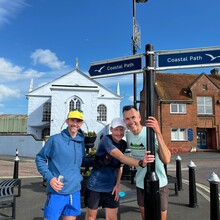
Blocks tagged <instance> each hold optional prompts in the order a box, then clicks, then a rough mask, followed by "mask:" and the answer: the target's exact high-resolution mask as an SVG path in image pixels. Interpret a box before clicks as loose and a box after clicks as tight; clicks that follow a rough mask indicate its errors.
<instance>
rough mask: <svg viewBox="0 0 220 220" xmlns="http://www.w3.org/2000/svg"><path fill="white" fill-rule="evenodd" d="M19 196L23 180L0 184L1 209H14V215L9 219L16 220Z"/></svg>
mask: <svg viewBox="0 0 220 220" xmlns="http://www.w3.org/2000/svg"><path fill="white" fill-rule="evenodd" d="M19 196H21V179H5V180H2V181H1V182H0V209H4V208H8V207H11V208H12V215H11V216H7V219H16V197H19ZM4 219H6V218H4Z"/></svg>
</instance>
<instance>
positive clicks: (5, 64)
mask: <svg viewBox="0 0 220 220" xmlns="http://www.w3.org/2000/svg"><path fill="white" fill-rule="evenodd" d="M40 76H42V73H39V72H37V71H36V70H32V69H28V70H25V69H24V67H20V66H16V65H14V64H13V63H11V62H10V61H8V60H6V59H5V58H3V57H0V77H1V79H8V80H17V79H24V78H33V77H40Z"/></svg>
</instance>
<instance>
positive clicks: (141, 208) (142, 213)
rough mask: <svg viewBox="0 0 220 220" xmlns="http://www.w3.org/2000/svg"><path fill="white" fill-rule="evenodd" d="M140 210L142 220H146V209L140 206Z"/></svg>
mask: <svg viewBox="0 0 220 220" xmlns="http://www.w3.org/2000/svg"><path fill="white" fill-rule="evenodd" d="M139 209H140V212H141V218H142V220H145V219H144V207H143V206H139Z"/></svg>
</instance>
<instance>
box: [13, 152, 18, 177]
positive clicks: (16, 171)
mask: <svg viewBox="0 0 220 220" xmlns="http://www.w3.org/2000/svg"><path fill="white" fill-rule="evenodd" d="M18 170H19V157H18V149H16V156H15V160H14V175H13V179H18Z"/></svg>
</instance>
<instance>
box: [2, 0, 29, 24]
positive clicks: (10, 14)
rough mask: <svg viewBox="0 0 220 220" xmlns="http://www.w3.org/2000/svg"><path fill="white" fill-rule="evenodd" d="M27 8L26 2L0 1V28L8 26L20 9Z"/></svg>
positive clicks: (19, 0)
mask: <svg viewBox="0 0 220 220" xmlns="http://www.w3.org/2000/svg"><path fill="white" fill-rule="evenodd" d="M25 6H27V4H26V0H1V1H0V27H2V26H4V25H6V24H9V23H10V20H11V19H12V18H15V17H16V15H17V14H18V12H19V11H21V9H22V8H24V7H25Z"/></svg>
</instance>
